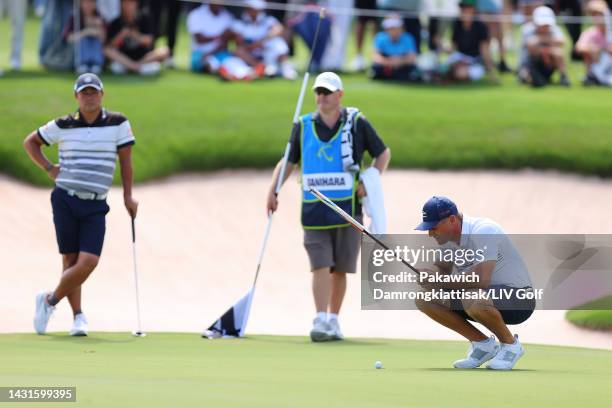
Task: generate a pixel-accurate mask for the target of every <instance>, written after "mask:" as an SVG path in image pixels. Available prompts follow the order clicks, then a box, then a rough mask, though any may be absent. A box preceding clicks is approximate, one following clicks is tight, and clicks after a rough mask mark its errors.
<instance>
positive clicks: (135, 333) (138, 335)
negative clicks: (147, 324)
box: [132, 330, 147, 337]
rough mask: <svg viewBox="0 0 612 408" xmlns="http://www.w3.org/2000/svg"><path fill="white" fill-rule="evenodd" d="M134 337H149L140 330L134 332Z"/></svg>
mask: <svg viewBox="0 0 612 408" xmlns="http://www.w3.org/2000/svg"><path fill="white" fill-rule="evenodd" d="M132 336H134V337H147V333H145V332H143V331H140V330H134V331H133V332H132Z"/></svg>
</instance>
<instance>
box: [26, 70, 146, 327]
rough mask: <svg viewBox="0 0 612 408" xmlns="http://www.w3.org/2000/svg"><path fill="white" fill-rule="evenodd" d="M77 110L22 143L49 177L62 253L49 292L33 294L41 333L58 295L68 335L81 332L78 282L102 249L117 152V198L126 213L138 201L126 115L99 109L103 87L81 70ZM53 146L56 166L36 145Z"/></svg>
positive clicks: (133, 210)
mask: <svg viewBox="0 0 612 408" xmlns="http://www.w3.org/2000/svg"><path fill="white" fill-rule="evenodd" d="M74 96H75V98H76V100H77V102H78V105H79V110H78V111H77V112H76V113H74V114H72V115H67V116H64V117H62V118H59V119H56V120H52V121H50V122H49V123H47V124H46V125H44V126H43V127H41V128H39V129H38V130H36V131H34V132H32V133H30V134H29V135H28V136H27V138H26V139H25V141H24V147H25V149H26V151H27V152H28V155H29V156H30V158H31V159H32V161H34V163H36V164H37V165H38V166H39V167H40V168H42V169H44V170H45V171H46V172H47V175H48V176H49V177H50V178H51V179H53V180H55V189H54V190H53V192H52V193H51V205H52V207H53V222H54V224H55V234H56V237H57V243H58V246H59V252H60V253H61V254H62V262H63V274H62V278H61V279H60V282H59V285H58V286H57V287H56V288H55V290H54V291H53V292H49V293H47V292H43V293H40V294H39V295H38V296H36V313H35V315H34V329H35V330H36V333H38V334H44V333H45V331H46V329H47V323H48V322H49V318H50V317H51V314H52V313H53V311H54V310H55V305H57V303H58V302H59V301H60V300H62V299H63V298H64V297H67V298H68V302H69V303H70V306H71V307H72V312H73V314H74V325H73V327H72V330H71V331H70V335H72V336H85V335H87V320H86V319H85V316H84V315H83V312H82V309H81V285H82V284H83V282H85V280H87V277H88V276H89V274H90V273H91V272H92V271H93V270H94V269H95V267H96V265H97V264H98V260H99V259H100V253H101V252H102V244H103V242H104V233H105V230H106V224H105V216H106V213H107V212H108V211H109V207H108V205H107V204H106V195H107V193H108V189H109V187H110V185H111V182H112V181H113V173H114V170H115V161H116V159H117V155H118V156H119V163H120V165H121V179H122V182H123V199H124V202H125V207H126V208H127V210H128V212H129V213H130V215H131V216H132V217H135V216H136V212H137V209H138V202H136V201H135V200H134V199H133V198H132V158H131V157H132V156H131V154H132V145H133V144H134V136H133V135H132V130H131V128H130V123H129V122H128V120H127V118H125V117H124V116H123V115H121V114H119V113H113V112H108V111H106V110H105V109H103V108H102V97H103V96H104V91H103V86H102V82H101V81H100V79H99V78H98V77H97V76H96V75H94V74H83V75H81V76H79V77H78V79H77V80H76V82H75V84H74ZM55 143H57V144H58V145H59V165H57V164H53V163H51V162H49V160H48V159H47V158H46V157H45V155H44V154H43V153H42V151H41V147H42V145H43V144H44V145H51V144H55Z"/></svg>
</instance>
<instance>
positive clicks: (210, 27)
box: [187, 4, 235, 73]
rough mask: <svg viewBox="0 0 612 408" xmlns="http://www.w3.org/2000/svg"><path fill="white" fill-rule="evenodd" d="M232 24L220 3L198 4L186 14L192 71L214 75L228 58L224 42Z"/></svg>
mask: <svg viewBox="0 0 612 408" xmlns="http://www.w3.org/2000/svg"><path fill="white" fill-rule="evenodd" d="M234 21H235V19H234V16H232V14H231V13H230V12H228V11H227V10H226V9H225V7H223V6H222V5H220V4H202V5H201V6H200V7H198V8H195V9H193V10H192V11H191V12H190V13H189V15H188V16H187V31H188V32H189V35H190V36H191V70H192V71H195V72H204V71H207V72H211V73H214V72H217V71H218V70H219V68H220V66H221V63H222V62H223V60H225V59H226V58H228V57H229V56H231V54H230V52H229V51H228V50H227V42H228V40H229V39H230V36H231V31H230V28H231V26H232V24H233V23H234Z"/></svg>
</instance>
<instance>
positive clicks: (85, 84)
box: [74, 73, 104, 92]
mask: <svg viewBox="0 0 612 408" xmlns="http://www.w3.org/2000/svg"><path fill="white" fill-rule="evenodd" d="M85 88H94V89H97V90H98V91H101V90H103V89H104V86H103V85H102V81H100V78H98V76H97V75H96V74H91V73H86V74H83V75H80V76H79V77H78V78H77V79H76V81H75V82H74V92H81V91H82V90H83V89H85Z"/></svg>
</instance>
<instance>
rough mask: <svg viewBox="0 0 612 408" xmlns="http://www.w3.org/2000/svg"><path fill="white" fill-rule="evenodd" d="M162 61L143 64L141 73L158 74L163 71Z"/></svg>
mask: <svg viewBox="0 0 612 408" xmlns="http://www.w3.org/2000/svg"><path fill="white" fill-rule="evenodd" d="M161 68H162V66H161V63H159V62H156V61H154V62H147V63H146V64H142V65H141V66H140V69H139V70H138V73H139V74H140V75H157V74H159V72H160V71H161Z"/></svg>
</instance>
